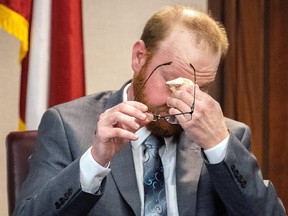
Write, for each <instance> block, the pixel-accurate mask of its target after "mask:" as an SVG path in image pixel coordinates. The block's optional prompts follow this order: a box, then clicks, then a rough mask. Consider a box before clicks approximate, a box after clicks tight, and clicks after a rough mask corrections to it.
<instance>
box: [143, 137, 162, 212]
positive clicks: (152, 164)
mask: <svg viewBox="0 0 288 216" xmlns="http://www.w3.org/2000/svg"><path fill="white" fill-rule="evenodd" d="M163 144H164V140H163V139H162V138H158V137H156V136H154V135H152V134H151V135H150V136H149V137H148V138H147V139H146V140H145V142H144V145H145V147H144V163H143V168H144V205H145V216H158V215H161V216H166V215H167V206H166V193H165V183H164V172H163V166H162V162H161V158H160V156H159V153H158V151H159V148H160V147H161V146H162V145H163Z"/></svg>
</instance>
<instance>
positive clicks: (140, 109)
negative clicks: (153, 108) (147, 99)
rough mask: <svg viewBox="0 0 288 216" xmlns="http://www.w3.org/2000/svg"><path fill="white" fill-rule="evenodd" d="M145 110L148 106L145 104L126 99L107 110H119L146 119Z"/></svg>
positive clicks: (111, 111)
mask: <svg viewBox="0 0 288 216" xmlns="http://www.w3.org/2000/svg"><path fill="white" fill-rule="evenodd" d="M147 111H148V107H147V106H146V105H145V104H142V103H139V102H137V101H126V102H123V103H121V104H119V105H117V106H115V107H113V108H111V109H110V110H108V112H110V113H113V112H120V113H123V114H126V115H128V116H132V117H134V118H136V119H139V120H145V119H146V114H145V112H147Z"/></svg>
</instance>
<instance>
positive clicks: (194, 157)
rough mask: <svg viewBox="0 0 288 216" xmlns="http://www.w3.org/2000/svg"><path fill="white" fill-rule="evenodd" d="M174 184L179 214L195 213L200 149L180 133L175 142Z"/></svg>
mask: <svg viewBox="0 0 288 216" xmlns="http://www.w3.org/2000/svg"><path fill="white" fill-rule="evenodd" d="M177 145H178V148H177V159H176V184H177V202H178V211H179V215H195V214H196V198H197V187H198V183H199V179H200V174H201V170H202V166H203V160H202V157H201V149H200V147H199V146H198V145H197V144H196V143H192V142H189V140H188V139H187V136H185V134H184V133H182V135H181V137H180V139H179V143H178V144H177Z"/></svg>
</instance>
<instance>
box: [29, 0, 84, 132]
mask: <svg viewBox="0 0 288 216" xmlns="http://www.w3.org/2000/svg"><path fill="white" fill-rule="evenodd" d="M33 7H34V8H33V20H32V28H31V31H32V38H31V39H32V40H31V53H30V64H29V73H28V74H29V79H28V91H27V105H26V128H27V129H36V128H37V127H38V124H39V122H40V119H41V117H42V115H43V113H44V111H45V110H46V109H47V108H48V107H51V106H54V105H56V104H59V103H63V102H66V101H69V100H72V99H75V98H78V97H81V96H83V95H85V78H84V54H83V39H82V38H83V36H82V7H81V0H69V1H66V0H53V1H52V2H51V1H43V0H34V6H33ZM33 47H35V50H34V49H33ZM48 81H49V82H48Z"/></svg>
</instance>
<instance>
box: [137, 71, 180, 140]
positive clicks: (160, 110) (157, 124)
mask: <svg viewBox="0 0 288 216" xmlns="http://www.w3.org/2000/svg"><path fill="white" fill-rule="evenodd" d="M145 68H146V66H144V67H143V68H142V70H141V71H140V72H139V74H138V75H137V76H136V77H134V79H133V83H132V85H133V91H134V96H137V101H139V102H141V103H143V104H146V105H147V106H148V112H151V113H155V114H163V115H165V114H166V115H167V114H168V113H169V107H168V106H167V105H162V106H152V105H151V104H150V103H149V100H148V99H147V96H146V95H145V93H144V91H145V86H144V88H142V86H143V83H144V82H145V80H146V77H145ZM148 82H149V81H148ZM146 127H147V129H148V130H149V131H151V132H152V133H153V134H155V135H157V136H161V137H171V136H174V137H177V136H178V135H179V134H180V133H181V132H182V131H183V129H182V127H181V126H180V125H178V124H176V125H173V124H170V123H168V122H167V121H166V120H165V119H159V120H158V121H152V122H150V123H149V124H148V125H147V126H146Z"/></svg>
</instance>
